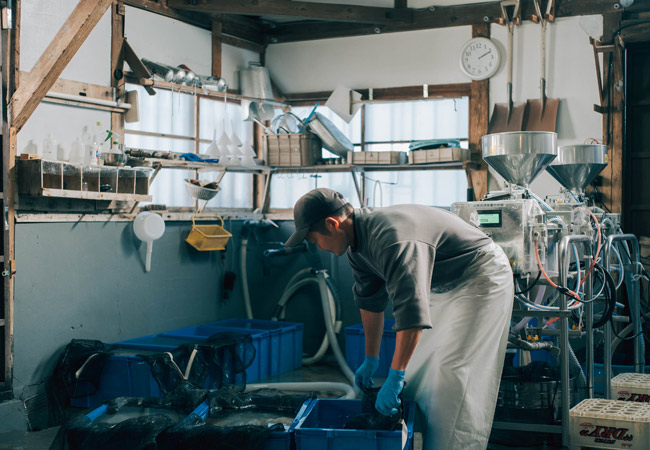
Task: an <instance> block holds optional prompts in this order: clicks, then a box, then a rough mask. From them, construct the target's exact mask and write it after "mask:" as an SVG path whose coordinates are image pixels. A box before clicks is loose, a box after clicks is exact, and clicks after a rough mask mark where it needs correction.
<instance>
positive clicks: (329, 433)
mask: <svg viewBox="0 0 650 450" xmlns="http://www.w3.org/2000/svg"><path fill="white" fill-rule="evenodd" d="M359 414H361V400H345V399H316V400H313V401H312V402H311V403H310V405H309V406H308V407H307V409H306V410H305V411H304V413H303V414H302V416H301V417H299V420H298V425H297V426H296V427H295V439H296V449H297V450H330V449H339V450H346V449H355V450H396V449H401V448H402V432H401V430H397V431H379V430H353V429H344V428H343V426H344V425H345V423H346V422H347V421H348V420H350V419H351V418H352V417H355V416H357V415H359ZM404 415H405V422H406V425H407V427H408V441H407V444H406V447H404V448H405V449H408V450H413V422H414V418H415V404H414V403H412V402H406V404H405V405H404Z"/></svg>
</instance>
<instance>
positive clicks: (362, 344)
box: [345, 319, 397, 377]
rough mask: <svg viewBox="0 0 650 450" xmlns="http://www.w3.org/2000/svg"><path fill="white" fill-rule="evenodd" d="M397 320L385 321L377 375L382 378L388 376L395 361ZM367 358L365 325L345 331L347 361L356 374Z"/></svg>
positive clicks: (354, 326)
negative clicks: (395, 327) (394, 327)
mask: <svg viewBox="0 0 650 450" xmlns="http://www.w3.org/2000/svg"><path fill="white" fill-rule="evenodd" d="M394 325H395V320H393V319H386V320H385V321H384V332H383V334H382V337H381V348H380V350H379V367H378V368H377V371H376V372H375V375H377V376H380V377H385V376H388V369H390V364H391V362H392V361H393V353H394V352H395V338H396V335H397V334H396V332H395V330H393V326H394ZM365 356H366V338H365V336H364V334H363V324H358V325H353V326H350V327H347V328H346V329H345V359H346V361H347V362H348V365H349V366H350V369H351V370H352V371H353V372H354V371H355V370H357V369H358V368H359V366H360V365H361V364H363V360H364V358H365Z"/></svg>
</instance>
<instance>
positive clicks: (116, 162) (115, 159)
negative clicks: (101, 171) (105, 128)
mask: <svg viewBox="0 0 650 450" xmlns="http://www.w3.org/2000/svg"><path fill="white" fill-rule="evenodd" d="M103 158H104V165H105V166H118V167H121V166H123V165H124V164H126V160H127V159H128V157H127V156H126V155H125V154H124V153H104V155H103Z"/></svg>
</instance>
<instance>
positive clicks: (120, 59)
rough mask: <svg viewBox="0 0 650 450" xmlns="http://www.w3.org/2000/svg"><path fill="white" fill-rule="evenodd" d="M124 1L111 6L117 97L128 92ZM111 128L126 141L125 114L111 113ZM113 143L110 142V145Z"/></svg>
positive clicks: (112, 68) (112, 74)
mask: <svg viewBox="0 0 650 450" xmlns="http://www.w3.org/2000/svg"><path fill="white" fill-rule="evenodd" d="M123 47H124V3H122V2H121V1H116V2H115V3H113V5H112V7H111V86H112V87H113V88H114V89H115V93H116V97H117V98H122V96H123V95H125V94H126V91H125V89H124V86H125V84H126V82H125V78H124V50H123ZM111 130H113V132H114V133H116V134H117V135H118V136H120V138H121V139H122V142H121V143H122V144H123V143H124V114H123V113H111ZM110 146H111V144H110V143H109V147H110Z"/></svg>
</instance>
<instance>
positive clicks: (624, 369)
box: [582, 363, 650, 395]
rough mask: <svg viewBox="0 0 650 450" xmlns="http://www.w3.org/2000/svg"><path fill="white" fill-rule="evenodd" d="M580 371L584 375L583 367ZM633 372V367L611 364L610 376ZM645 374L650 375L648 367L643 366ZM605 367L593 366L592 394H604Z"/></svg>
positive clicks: (584, 369)
mask: <svg viewBox="0 0 650 450" xmlns="http://www.w3.org/2000/svg"><path fill="white" fill-rule="evenodd" d="M582 370H583V371H584V372H585V373H586V368H585V367H584V366H583V367H582ZM632 372H634V366H622V365H614V364H612V376H614V377H615V376H616V375H618V374H621V373H632ZM644 372H645V373H650V366H645V370H644ZM604 379H605V367H604V366H603V365H602V364H599V363H596V364H594V393H595V394H597V395H604V394H605V383H604Z"/></svg>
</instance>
